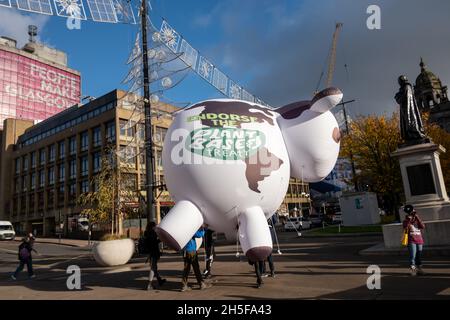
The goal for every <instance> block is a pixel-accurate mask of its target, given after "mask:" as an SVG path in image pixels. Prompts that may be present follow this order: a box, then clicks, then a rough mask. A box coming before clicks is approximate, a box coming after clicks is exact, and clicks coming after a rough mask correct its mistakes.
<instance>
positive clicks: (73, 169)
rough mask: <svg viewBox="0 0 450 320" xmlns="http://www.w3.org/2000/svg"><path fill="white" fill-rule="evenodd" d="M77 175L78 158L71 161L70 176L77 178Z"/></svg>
mask: <svg viewBox="0 0 450 320" xmlns="http://www.w3.org/2000/svg"><path fill="white" fill-rule="evenodd" d="M76 177H77V160H75V159H73V160H70V163H69V178H70V179H75V178H76Z"/></svg>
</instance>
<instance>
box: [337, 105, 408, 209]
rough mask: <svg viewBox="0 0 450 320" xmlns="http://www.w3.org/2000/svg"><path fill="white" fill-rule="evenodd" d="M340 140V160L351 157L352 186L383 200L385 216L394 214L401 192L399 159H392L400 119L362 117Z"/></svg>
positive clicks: (373, 116)
mask: <svg viewBox="0 0 450 320" xmlns="http://www.w3.org/2000/svg"><path fill="white" fill-rule="evenodd" d="M349 131H350V132H349V133H348V134H347V135H345V136H344V137H343V139H342V144H341V156H342V157H344V158H348V159H350V158H351V157H353V161H354V163H355V169H356V176H355V177H353V179H354V180H353V183H355V182H356V183H357V184H358V185H360V186H361V185H365V186H368V190H369V191H373V192H375V193H377V194H379V195H381V196H382V197H383V200H384V207H385V210H386V211H387V213H389V214H396V215H397V217H398V207H399V204H400V196H401V194H402V191H403V185H402V178H401V173H400V165H399V162H398V159H396V158H394V157H392V156H391V153H392V152H394V151H395V150H396V149H397V148H398V145H399V143H400V142H401V137H400V131H399V115H398V113H394V114H393V116H392V117H391V118H390V119H388V118H386V116H375V115H370V116H364V117H363V116H361V117H358V118H357V119H356V120H354V121H352V123H351V124H350V130H349Z"/></svg>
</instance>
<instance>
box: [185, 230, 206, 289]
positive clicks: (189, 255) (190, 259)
mask: <svg viewBox="0 0 450 320" xmlns="http://www.w3.org/2000/svg"><path fill="white" fill-rule="evenodd" d="M204 235H205V231H204V229H203V228H201V229H200V230H198V231H197V232H196V233H195V234H194V236H193V237H192V238H191V240H189V242H188V243H187V244H186V246H185V247H184V248H183V260H184V269H183V279H182V288H181V292H185V291H190V290H192V288H191V287H190V286H189V285H188V278H189V273H190V272H191V266H192V268H193V269H194V274H195V277H196V278H197V282H198V285H199V286H200V290H203V289H207V288H210V287H211V284H210V283H206V282H205V281H204V280H203V277H202V273H201V271H200V265H199V264H198V254H197V250H198V248H197V241H196V240H195V239H198V238H203V236H204Z"/></svg>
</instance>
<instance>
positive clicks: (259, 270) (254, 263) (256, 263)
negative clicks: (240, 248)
mask: <svg viewBox="0 0 450 320" xmlns="http://www.w3.org/2000/svg"><path fill="white" fill-rule="evenodd" d="M248 264H249V265H251V266H254V268H255V275H256V287H257V288H258V289H259V288H261V287H262V285H263V284H264V281H263V279H262V270H263V268H264V267H263V264H264V261H252V260H250V259H248Z"/></svg>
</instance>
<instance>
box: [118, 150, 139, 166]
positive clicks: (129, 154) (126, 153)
mask: <svg viewBox="0 0 450 320" xmlns="http://www.w3.org/2000/svg"><path fill="white" fill-rule="evenodd" d="M120 154H121V158H122V162H123V163H125V164H127V165H128V166H131V167H133V168H135V167H136V148H134V147H126V146H120Z"/></svg>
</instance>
